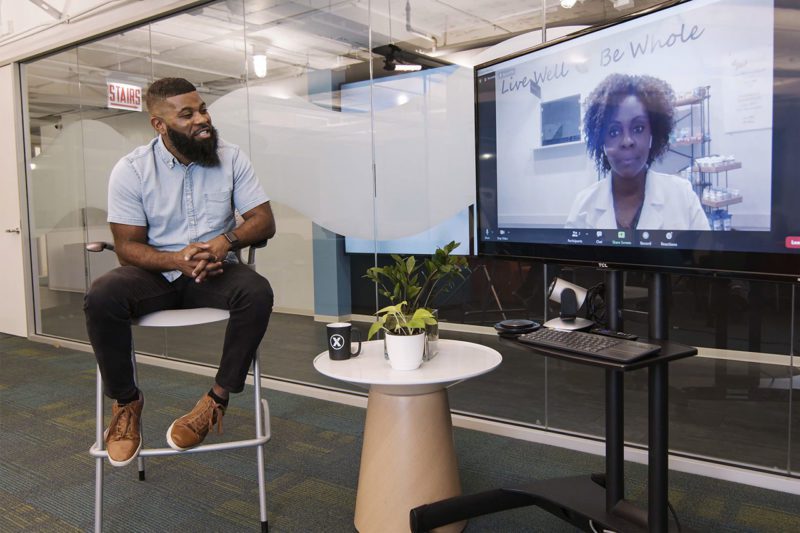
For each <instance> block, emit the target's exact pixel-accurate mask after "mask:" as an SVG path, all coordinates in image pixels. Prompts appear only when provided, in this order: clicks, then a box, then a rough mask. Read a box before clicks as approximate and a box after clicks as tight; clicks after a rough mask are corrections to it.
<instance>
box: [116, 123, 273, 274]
mask: <svg viewBox="0 0 800 533" xmlns="http://www.w3.org/2000/svg"><path fill="white" fill-rule="evenodd" d="M217 153H218V154H219V159H220V165H219V166H216V167H203V166H200V165H197V164H195V163H190V164H189V165H188V166H186V165H183V164H182V163H181V162H180V161H178V160H177V159H176V158H175V156H173V155H172V154H171V153H170V152H169V150H167V148H166V147H165V146H164V141H163V140H162V139H161V136H160V135H159V136H158V137H156V138H155V139H153V140H152V141H150V143H148V144H146V145H144V146H140V147H138V148H137V149H135V150H134V151H133V152H131V153H130V154H128V155H126V156H125V157H123V158H122V159H120V160H119V162H117V164H116V165H115V166H114V169H113V170H112V171H111V178H110V180H109V184H108V221H109V222H114V223H116V224H127V225H130V226H146V227H147V243H148V244H149V245H150V246H152V247H154V248H156V249H158V250H166V251H173V252H174V251H178V250H181V249H183V248H184V247H185V246H186V245H188V244H189V243H192V242H205V241H208V240H211V239H213V238H214V237H216V236H217V235H220V234H222V233H225V232H226V231H230V230H232V229H233V228H234V227H235V225H236V221H235V218H234V209H236V210H237V211H238V212H239V213H246V212H247V211H249V210H251V209H253V208H254V207H256V206H258V205H261V204H263V203H264V202H267V201H269V198H268V197H267V195H266V194H265V193H264V190H263V189H262V188H261V185H260V184H259V182H258V178H257V177H256V175H255V172H254V171H253V166H252V164H251V163H250V160H249V159H248V158H247V156H246V155H244V154H243V153H242V152H241V150H239V147H238V146H236V145H233V144H229V143H226V142H225V141H223V140H222V139H220V140H219V145H218V149H217ZM180 275H181V273H180V272H179V271H177V270H175V271H171V272H164V277H166V278H167V280H169V281H174V280H175V279H177V278H178V277H179V276H180Z"/></svg>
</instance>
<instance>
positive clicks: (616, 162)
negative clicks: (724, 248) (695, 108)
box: [566, 74, 710, 230]
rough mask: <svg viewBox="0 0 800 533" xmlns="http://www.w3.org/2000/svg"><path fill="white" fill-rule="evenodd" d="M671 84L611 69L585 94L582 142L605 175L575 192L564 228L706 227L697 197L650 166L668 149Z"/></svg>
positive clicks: (679, 181)
mask: <svg viewBox="0 0 800 533" xmlns="http://www.w3.org/2000/svg"><path fill="white" fill-rule="evenodd" d="M674 101H675V95H674V93H673V91H672V88H671V87H670V86H669V84H668V83H666V82H665V81H663V80H660V79H658V78H654V77H652V76H631V75H626V74H611V75H610V76H608V77H607V78H606V79H604V80H603V81H602V82H600V85H598V86H597V87H596V88H595V90H594V91H592V93H591V94H590V95H589V98H588V100H587V110H586V114H585V116H584V119H583V130H584V136H585V138H586V149H587V151H588V153H589V157H591V158H592V159H593V160H594V162H595V165H596V167H597V170H598V171H599V172H600V173H601V174H603V175H606V176H607V175H608V174H610V175H611V176H610V179H602V180H600V181H598V182H597V183H595V184H593V185H591V186H590V187H587V188H586V189H584V190H582V191H580V192H579V193H578V195H577V197H576V198H575V201H574V202H573V204H572V209H570V213H569V216H568V217H567V224H566V227H568V228H593V229H650V230H652V229H664V230H708V229H710V228H709V225H708V219H707V218H706V215H705V213H704V212H703V208H702V206H701V205H700V200H699V199H698V198H697V195H696V194H695V193H694V191H693V190H692V186H691V184H690V183H689V182H688V181H687V180H685V179H682V178H680V177H678V176H671V175H669V174H662V173H659V172H655V171H653V170H650V165H651V164H652V162H653V161H655V160H656V159H658V158H660V157H661V156H663V155H664V154H665V153H666V151H667V149H668V148H669V135H670V133H671V132H672V127H673V109H674V107H673V102H674Z"/></svg>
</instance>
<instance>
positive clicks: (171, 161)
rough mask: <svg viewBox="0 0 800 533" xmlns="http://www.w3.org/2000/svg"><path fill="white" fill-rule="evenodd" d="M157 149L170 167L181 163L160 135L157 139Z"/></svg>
mask: <svg viewBox="0 0 800 533" xmlns="http://www.w3.org/2000/svg"><path fill="white" fill-rule="evenodd" d="M156 151H157V152H158V156H159V157H160V158H161V160H162V161H163V162H164V164H165V165H167V166H168V167H169V168H172V167H174V166H175V165H180V164H181V162H180V161H178V159H177V158H176V157H175V156H174V155H172V153H170V151H169V150H167V147H166V145H165V144H164V138H163V137H161V135H159V136H158V137H157V140H156Z"/></svg>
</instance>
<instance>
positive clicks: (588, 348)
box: [517, 328, 661, 363]
mask: <svg viewBox="0 0 800 533" xmlns="http://www.w3.org/2000/svg"><path fill="white" fill-rule="evenodd" d="M517 340H518V341H519V342H522V343H524V344H530V345H531V346H538V347H541V348H555V349H557V350H564V351H567V352H573V353H577V354H580V355H588V356H590V357H599V358H602V359H609V360H611V361H617V362H620V363H629V362H632V361H638V360H639V359H642V358H644V357H647V356H648V355H652V354H656V353H658V352H659V351H660V350H661V346H658V345H655V344H647V343H645V342H639V341H632V340H626V339H620V338H614V337H606V336H602V335H595V334H593V333H583V332H580V331H562V330H557V329H550V328H542V329H539V330H536V331H533V332H531V333H526V334H524V335H520V336H519V337H517Z"/></svg>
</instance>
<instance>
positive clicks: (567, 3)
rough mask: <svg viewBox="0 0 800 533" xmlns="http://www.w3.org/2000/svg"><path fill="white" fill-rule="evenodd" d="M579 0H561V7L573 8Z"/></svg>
mask: <svg viewBox="0 0 800 533" xmlns="http://www.w3.org/2000/svg"><path fill="white" fill-rule="evenodd" d="M577 2H578V0H561V7H563V8H564V9H572V8H573V7H575V4H576V3H577Z"/></svg>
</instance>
